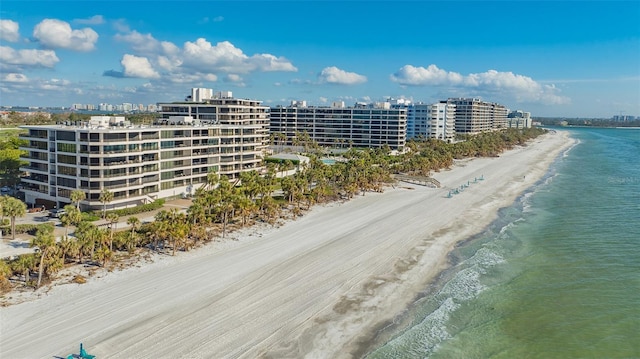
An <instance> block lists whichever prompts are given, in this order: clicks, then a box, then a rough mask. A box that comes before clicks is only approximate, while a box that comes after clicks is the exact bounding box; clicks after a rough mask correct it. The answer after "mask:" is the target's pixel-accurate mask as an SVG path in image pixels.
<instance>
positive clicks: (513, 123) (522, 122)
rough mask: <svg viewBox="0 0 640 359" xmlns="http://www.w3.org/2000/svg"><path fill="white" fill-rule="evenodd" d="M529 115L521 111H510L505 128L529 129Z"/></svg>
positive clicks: (530, 122) (530, 121)
mask: <svg viewBox="0 0 640 359" xmlns="http://www.w3.org/2000/svg"><path fill="white" fill-rule="evenodd" d="M531 124H532V120H531V113H530V112H524V111H521V110H517V111H511V112H509V114H508V115H507V127H509V128H520V129H522V128H531Z"/></svg>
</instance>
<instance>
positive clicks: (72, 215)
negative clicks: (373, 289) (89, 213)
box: [60, 205, 82, 236]
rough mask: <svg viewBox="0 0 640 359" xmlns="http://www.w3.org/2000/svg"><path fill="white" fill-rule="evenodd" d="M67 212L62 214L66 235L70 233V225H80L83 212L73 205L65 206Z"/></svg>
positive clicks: (61, 220)
mask: <svg viewBox="0 0 640 359" xmlns="http://www.w3.org/2000/svg"><path fill="white" fill-rule="evenodd" d="M64 210H65V213H64V214H63V215H62V216H60V223H62V225H63V226H64V235H65V236H66V235H68V234H69V226H71V225H78V223H80V221H82V213H80V210H79V209H77V208H76V207H75V206H73V205H66V206H64Z"/></svg>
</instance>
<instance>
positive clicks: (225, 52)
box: [182, 38, 298, 74]
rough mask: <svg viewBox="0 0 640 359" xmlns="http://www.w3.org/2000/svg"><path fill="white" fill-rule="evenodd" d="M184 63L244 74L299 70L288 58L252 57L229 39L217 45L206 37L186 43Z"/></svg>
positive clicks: (204, 69)
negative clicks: (212, 43)
mask: <svg viewBox="0 0 640 359" xmlns="http://www.w3.org/2000/svg"><path fill="white" fill-rule="evenodd" d="M182 57H183V61H184V65H185V66H187V67H190V68H192V69H196V70H199V71H202V72H214V73H215V72H230V73H238V74H244V73H249V72H253V71H256V70H259V71H297V70H298V69H297V68H296V67H295V66H293V64H291V63H290V62H289V61H288V60H287V59H285V58H283V57H275V56H273V55H269V54H258V55H254V56H251V57H248V56H247V55H245V54H244V53H243V52H242V50H241V49H239V48H237V47H235V46H234V45H233V44H232V43H230V42H229V41H222V42H219V43H217V44H216V45H215V46H213V45H211V43H210V42H209V41H207V40H206V39H204V38H199V39H197V40H196V41H195V42H190V41H187V42H185V43H184V48H183V51H182Z"/></svg>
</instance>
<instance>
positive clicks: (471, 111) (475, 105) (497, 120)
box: [447, 98, 509, 134]
mask: <svg viewBox="0 0 640 359" xmlns="http://www.w3.org/2000/svg"><path fill="white" fill-rule="evenodd" d="M447 103H449V104H453V105H455V106H456V115H455V130H456V133H464V134H475V133H480V132H487V131H495V130H499V129H502V128H505V127H507V113H508V112H509V110H508V109H507V108H506V107H505V106H503V105H500V104H497V103H493V102H485V101H482V100H480V99H477V98H450V99H448V100H447Z"/></svg>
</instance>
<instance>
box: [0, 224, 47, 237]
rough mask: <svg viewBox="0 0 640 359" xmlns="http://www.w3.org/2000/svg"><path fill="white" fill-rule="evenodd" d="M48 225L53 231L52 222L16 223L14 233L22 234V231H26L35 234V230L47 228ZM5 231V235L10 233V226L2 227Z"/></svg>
mask: <svg viewBox="0 0 640 359" xmlns="http://www.w3.org/2000/svg"><path fill="white" fill-rule="evenodd" d="M47 227H49V229H50V230H51V231H53V228H54V226H53V224H52V223H40V224H16V234H22V233H27V234H29V235H32V236H35V235H36V232H38V229H40V228H43V229H44V228H47ZM4 230H5V231H7V235H11V234H12V233H11V226H9V227H7V228H5V229H4Z"/></svg>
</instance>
